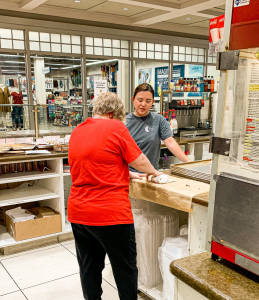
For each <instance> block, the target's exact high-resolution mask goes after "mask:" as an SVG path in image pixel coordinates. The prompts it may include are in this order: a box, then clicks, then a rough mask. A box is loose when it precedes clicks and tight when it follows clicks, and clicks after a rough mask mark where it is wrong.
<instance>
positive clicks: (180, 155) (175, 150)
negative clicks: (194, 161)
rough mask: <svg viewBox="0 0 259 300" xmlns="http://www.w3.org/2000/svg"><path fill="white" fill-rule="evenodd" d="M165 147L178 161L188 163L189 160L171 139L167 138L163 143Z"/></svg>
mask: <svg viewBox="0 0 259 300" xmlns="http://www.w3.org/2000/svg"><path fill="white" fill-rule="evenodd" d="M164 143H165V145H166V147H167V149H168V150H170V151H171V152H172V153H173V155H174V156H176V157H177V158H178V159H180V161H182V162H190V161H191V160H190V158H189V157H188V156H186V155H185V153H184V152H183V150H182V149H181V147H180V146H179V145H178V143H177V142H176V141H175V140H174V139H173V138H169V139H167V140H165V141H164Z"/></svg>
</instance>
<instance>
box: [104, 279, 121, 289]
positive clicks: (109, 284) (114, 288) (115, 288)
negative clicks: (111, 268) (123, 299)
mask: <svg viewBox="0 0 259 300" xmlns="http://www.w3.org/2000/svg"><path fill="white" fill-rule="evenodd" d="M102 280H104V281H105V282H106V283H108V284H109V285H110V286H111V287H113V288H114V289H115V290H116V291H118V289H117V288H116V287H114V286H113V285H112V284H111V283H110V282H108V281H107V280H106V279H104V278H103V277H102Z"/></svg>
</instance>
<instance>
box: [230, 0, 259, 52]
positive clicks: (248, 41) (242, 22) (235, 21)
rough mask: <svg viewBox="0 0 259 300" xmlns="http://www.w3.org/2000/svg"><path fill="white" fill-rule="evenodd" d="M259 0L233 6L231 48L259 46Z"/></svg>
mask: <svg viewBox="0 0 259 300" xmlns="http://www.w3.org/2000/svg"><path fill="white" fill-rule="evenodd" d="M258 31H259V1H258V0H250V1H249V2H248V5H245V6H237V7H234V8H233V17H232V27H231V38H230V50H237V49H248V48H258V47H259V39H258Z"/></svg>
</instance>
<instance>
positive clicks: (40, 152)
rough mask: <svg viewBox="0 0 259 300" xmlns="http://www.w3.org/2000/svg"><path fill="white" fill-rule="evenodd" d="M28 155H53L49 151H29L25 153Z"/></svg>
mask: <svg viewBox="0 0 259 300" xmlns="http://www.w3.org/2000/svg"><path fill="white" fill-rule="evenodd" d="M25 154H26V155H31V154H51V152H49V151H48V150H29V151H25Z"/></svg>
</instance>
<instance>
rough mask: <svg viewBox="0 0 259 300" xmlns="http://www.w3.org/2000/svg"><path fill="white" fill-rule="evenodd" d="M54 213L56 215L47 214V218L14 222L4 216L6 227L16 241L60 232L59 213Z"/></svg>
mask: <svg viewBox="0 0 259 300" xmlns="http://www.w3.org/2000/svg"><path fill="white" fill-rule="evenodd" d="M55 213H56V215H54V216H49V217H47V218H40V219H35V220H29V221H25V222H19V223H14V222H13V220H12V219H10V218H9V216H6V229H7V231H8V233H9V234H10V235H11V236H12V237H13V238H14V239H15V240H16V241H17V242H18V241H23V240H27V239H32V238H36V237H39V236H43V235H48V234H53V233H57V232H61V231H62V226H61V215H60V213H59V212H55Z"/></svg>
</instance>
